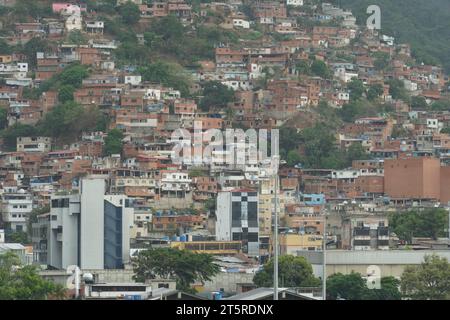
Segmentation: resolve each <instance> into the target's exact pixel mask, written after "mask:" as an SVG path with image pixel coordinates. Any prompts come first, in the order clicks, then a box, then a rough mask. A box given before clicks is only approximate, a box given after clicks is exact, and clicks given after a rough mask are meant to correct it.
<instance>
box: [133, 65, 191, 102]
mask: <svg viewBox="0 0 450 320" xmlns="http://www.w3.org/2000/svg"><path fill="white" fill-rule="evenodd" d="M139 72H140V73H141V75H142V78H143V80H145V81H150V82H156V83H160V84H162V85H164V86H168V87H172V88H174V89H176V90H180V92H181V94H182V95H187V94H189V87H190V84H191V79H190V78H189V76H188V75H187V73H186V72H185V71H184V69H183V68H182V67H181V66H180V65H178V64H175V63H168V62H164V61H157V62H154V63H152V64H149V65H147V66H145V67H141V68H139Z"/></svg>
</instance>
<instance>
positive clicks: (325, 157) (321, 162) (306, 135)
mask: <svg viewBox="0 0 450 320" xmlns="http://www.w3.org/2000/svg"><path fill="white" fill-rule="evenodd" d="M300 142H301V143H302V148H303V157H304V161H303V163H304V164H305V166H306V167H309V168H330V169H337V168H338V167H341V166H342V165H343V163H342V160H343V159H341V157H338V152H337V147H336V138H335V136H334V132H332V131H331V130H330V128H329V127H327V126H325V125H324V124H319V123H318V124H316V125H315V126H314V127H310V128H306V129H304V130H303V131H302V132H301V139H300Z"/></svg>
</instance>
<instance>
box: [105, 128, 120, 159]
mask: <svg viewBox="0 0 450 320" xmlns="http://www.w3.org/2000/svg"><path fill="white" fill-rule="evenodd" d="M122 140H123V133H122V131H120V130H119V129H112V130H110V131H109V132H108V136H107V137H106V139H105V149H104V153H105V154H106V155H108V156H109V155H111V154H120V153H122V148H123V142H122Z"/></svg>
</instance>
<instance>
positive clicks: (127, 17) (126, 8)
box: [118, 1, 141, 25]
mask: <svg viewBox="0 0 450 320" xmlns="http://www.w3.org/2000/svg"><path fill="white" fill-rule="evenodd" d="M118 12H119V15H120V16H121V18H122V20H123V22H124V23H126V24H128V25H134V24H136V23H138V22H139V19H140V17H141V11H140V10H139V7H138V6H137V5H136V4H134V3H133V2H131V1H127V2H126V3H124V4H123V5H121V6H120V7H119V8H118Z"/></svg>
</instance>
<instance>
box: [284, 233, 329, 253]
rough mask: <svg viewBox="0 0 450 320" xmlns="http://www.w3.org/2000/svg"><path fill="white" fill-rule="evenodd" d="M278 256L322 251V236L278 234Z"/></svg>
mask: <svg viewBox="0 0 450 320" xmlns="http://www.w3.org/2000/svg"><path fill="white" fill-rule="evenodd" d="M278 240H279V243H280V254H295V252H296V251H297V250H312V251H318V250H322V236H321V235H312V234H295V233H292V234H280V235H279V236H278Z"/></svg>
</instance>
